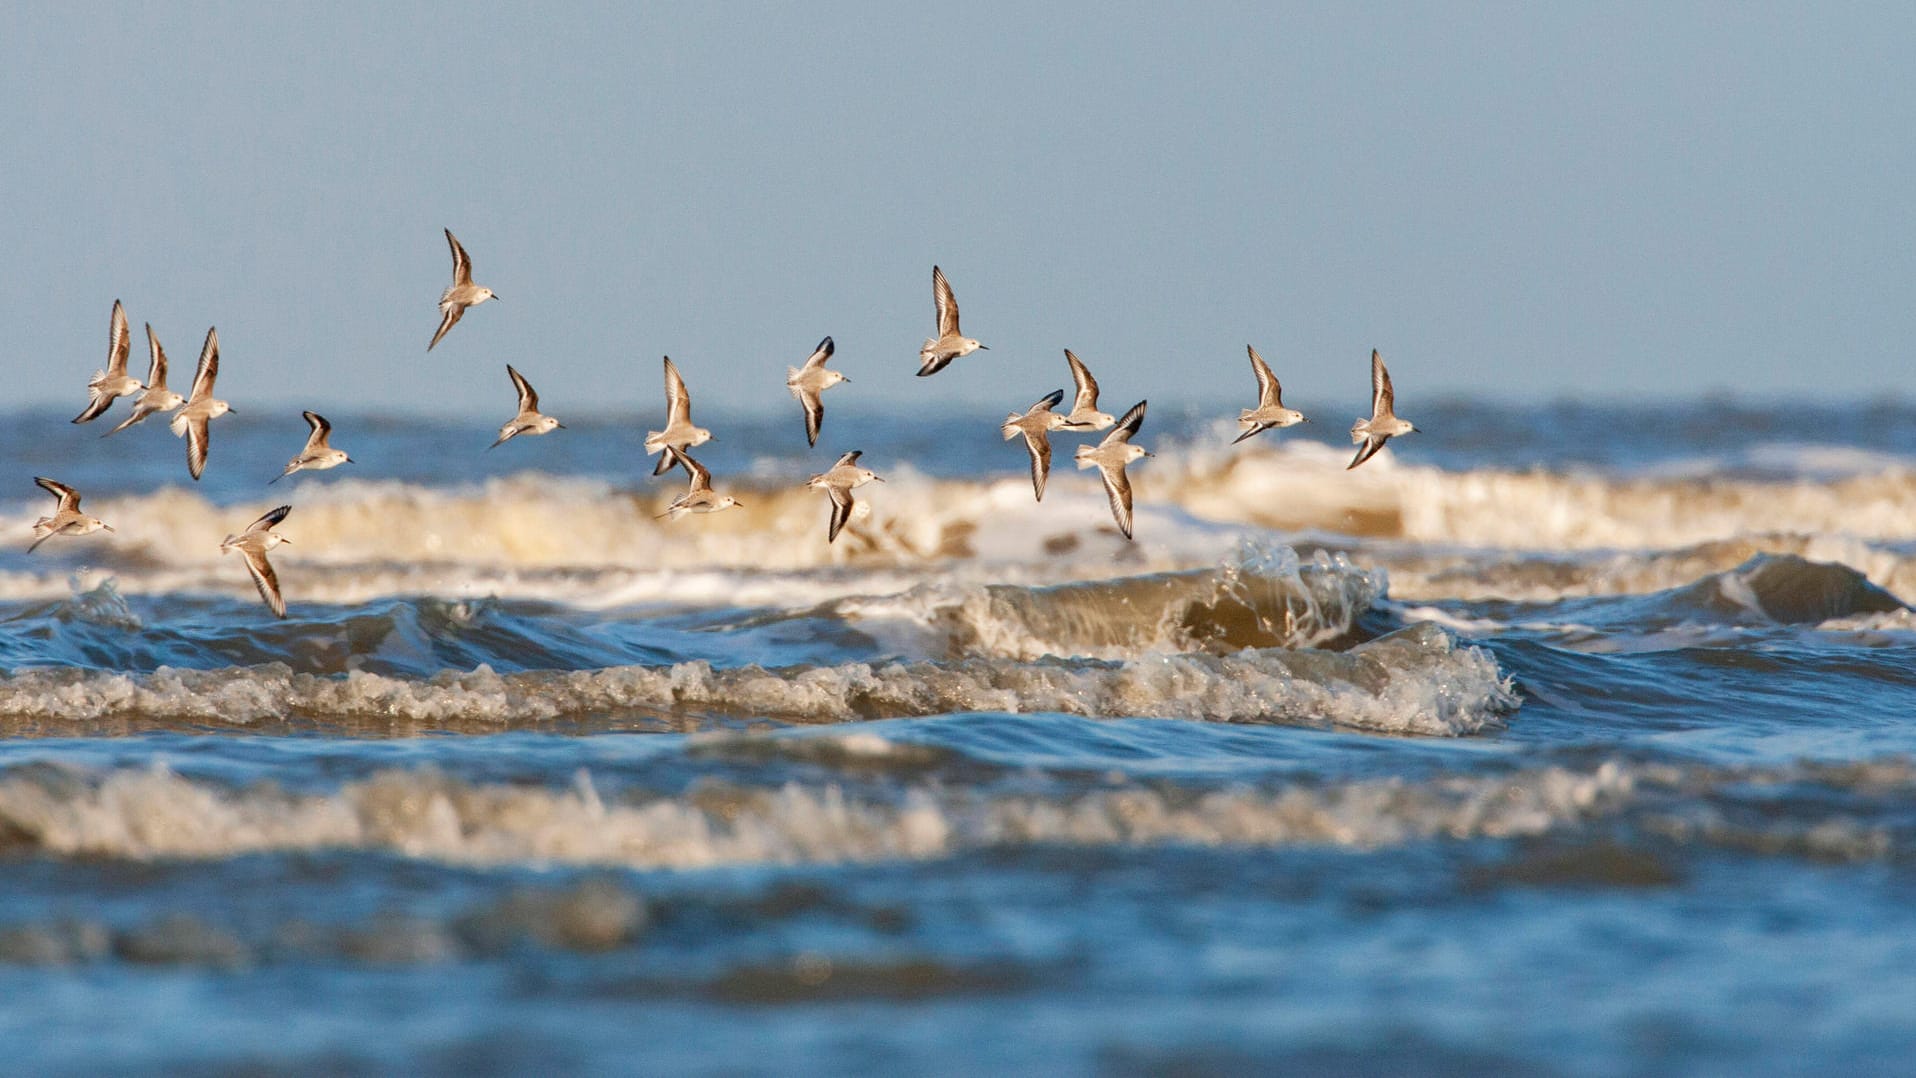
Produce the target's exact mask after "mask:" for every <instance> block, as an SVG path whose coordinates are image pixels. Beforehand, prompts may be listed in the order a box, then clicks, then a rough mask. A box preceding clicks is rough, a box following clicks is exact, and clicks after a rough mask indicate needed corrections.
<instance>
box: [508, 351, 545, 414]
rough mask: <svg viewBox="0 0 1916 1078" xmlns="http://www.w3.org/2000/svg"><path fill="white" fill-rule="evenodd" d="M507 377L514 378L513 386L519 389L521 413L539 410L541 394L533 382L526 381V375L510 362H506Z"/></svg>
mask: <svg viewBox="0 0 1916 1078" xmlns="http://www.w3.org/2000/svg"><path fill="white" fill-rule="evenodd" d="M506 377H508V378H511V379H512V386H513V388H514V389H517V390H518V391H519V414H521V415H524V414H525V413H527V412H536V411H538V410H539V394H538V393H537V392H535V391H534V390H533V388H532V383H531V382H528V381H526V376H525V375H523V374H520V373H519V372H518V370H516V369H514V367H513V366H512V364H510V363H508V364H506Z"/></svg>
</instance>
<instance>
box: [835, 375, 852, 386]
mask: <svg viewBox="0 0 1916 1078" xmlns="http://www.w3.org/2000/svg"><path fill="white" fill-rule="evenodd" d="M838 380H839V381H841V382H844V383H846V384H848V385H849V384H850V383H851V379H850V378H847V377H845V376H844V375H842V374H841V375H839V376H838Z"/></svg>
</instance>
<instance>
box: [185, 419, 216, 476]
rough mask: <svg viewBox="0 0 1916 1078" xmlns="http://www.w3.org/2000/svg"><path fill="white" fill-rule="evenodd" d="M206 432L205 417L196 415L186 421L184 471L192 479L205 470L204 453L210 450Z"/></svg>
mask: <svg viewBox="0 0 1916 1078" xmlns="http://www.w3.org/2000/svg"><path fill="white" fill-rule="evenodd" d="M208 438H209V436H208V434H207V430H206V417H205V416H203V415H196V416H193V417H191V418H189V419H188V420H187V421H186V470H187V471H188V472H190V473H192V476H193V478H194V479H198V478H199V477H200V473H201V472H203V471H205V470H206V452H207V450H208V449H210V448H212V445H211V442H210V441H209V440H208Z"/></svg>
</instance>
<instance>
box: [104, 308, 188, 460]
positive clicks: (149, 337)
mask: <svg viewBox="0 0 1916 1078" xmlns="http://www.w3.org/2000/svg"><path fill="white" fill-rule="evenodd" d="M146 351H147V354H148V356H149V357H150V358H149V360H148V362H147V368H146V388H145V389H144V390H141V391H140V395H139V396H138V397H136V398H134V401H133V414H132V415H130V416H127V417H126V418H125V419H122V420H120V425H119V426H117V427H114V428H113V429H112V430H110V431H107V432H106V434H102V435H100V437H102V438H104V437H106V436H107V434H118V433H120V432H121V431H123V430H125V429H126V428H128V427H130V426H132V425H133V424H135V423H138V422H140V421H141V420H143V419H145V418H146V417H147V416H150V415H152V414H153V413H154V412H170V411H172V410H173V409H175V408H178V407H179V406H180V405H182V404H185V403H186V398H185V397H182V396H180V395H179V394H178V393H175V392H173V391H172V390H170V389H168V388H166V349H164V348H161V347H160V339H159V338H158V337H157V336H154V334H153V323H151V322H148V323H147V324H146Z"/></svg>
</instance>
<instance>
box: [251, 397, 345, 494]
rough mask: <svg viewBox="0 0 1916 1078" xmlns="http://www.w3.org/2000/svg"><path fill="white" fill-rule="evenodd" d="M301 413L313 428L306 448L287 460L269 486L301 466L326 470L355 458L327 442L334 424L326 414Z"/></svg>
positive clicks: (315, 469)
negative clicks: (283, 467) (328, 420)
mask: <svg viewBox="0 0 1916 1078" xmlns="http://www.w3.org/2000/svg"><path fill="white" fill-rule="evenodd" d="M299 414H300V415H303V416H305V417H306V425H307V426H309V427H311V428H313V432H312V433H311V434H309V435H307V436H306V448H304V449H302V450H300V451H299V456H297V457H294V458H293V459H292V460H291V461H289V462H287V465H286V470H285V471H283V472H281V473H279V474H278V475H276V476H274V477H273V481H272V483H268V484H266V485H267V486H269V487H270V486H272V485H273V483H277V482H279V481H280V480H282V479H284V478H286V477H287V476H289V475H292V474H293V473H294V472H296V471H299V470H300V469H301V468H311V469H313V470H314V471H324V470H325V469H327V468H337V467H338V466H340V465H341V464H351V463H352V462H353V458H351V457H349V456H347V455H346V451H345V450H343V449H334V448H333V447H332V446H330V445H327V444H326V438H327V436H329V435H331V434H332V433H333V425H332V424H331V423H328V422H326V417H325V416H323V415H320V414H319V413H318V412H301V413H299Z"/></svg>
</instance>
